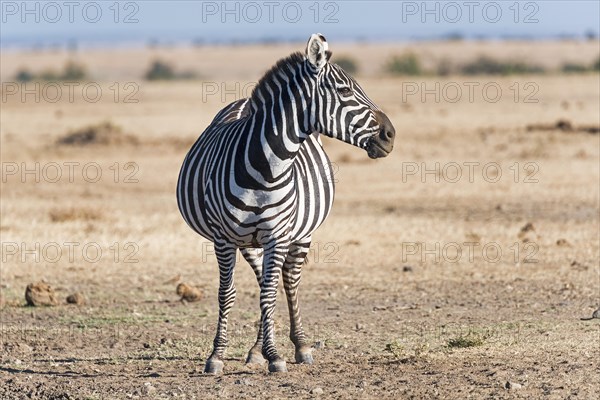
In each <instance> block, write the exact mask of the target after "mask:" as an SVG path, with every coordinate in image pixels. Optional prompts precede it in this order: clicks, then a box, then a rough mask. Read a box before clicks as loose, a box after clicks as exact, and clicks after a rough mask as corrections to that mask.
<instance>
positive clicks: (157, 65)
mask: <svg viewBox="0 0 600 400" xmlns="http://www.w3.org/2000/svg"><path fill="white" fill-rule="evenodd" d="M144 77H145V78H146V80H149V81H171V80H175V79H196V78H198V75H197V74H196V73H195V72H194V71H184V72H180V73H177V72H175V69H174V68H173V66H171V64H168V63H166V62H164V61H160V60H155V61H153V62H152V65H151V66H150V68H149V69H148V71H147V72H146V74H145V75H144Z"/></svg>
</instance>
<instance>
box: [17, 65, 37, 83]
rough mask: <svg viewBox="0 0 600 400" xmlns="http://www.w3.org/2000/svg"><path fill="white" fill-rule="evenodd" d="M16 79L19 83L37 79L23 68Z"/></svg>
mask: <svg viewBox="0 0 600 400" xmlns="http://www.w3.org/2000/svg"><path fill="white" fill-rule="evenodd" d="M15 78H16V80H18V81H19V82H29V81H32V80H33V79H34V78H35V75H33V74H32V73H31V72H29V70H27V69H25V68H23V69H20V70H19V71H17V74H16V75H15Z"/></svg>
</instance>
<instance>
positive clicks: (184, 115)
mask: <svg viewBox="0 0 600 400" xmlns="http://www.w3.org/2000/svg"><path fill="white" fill-rule="evenodd" d="M301 46H302V45H298V46H270V47H255V48H245V47H238V48H233V49H229V48H216V49H215V48H206V49H193V50H190V49H153V50H149V49H145V50H135V51H124V50H121V51H117V50H115V51H102V50H94V51H88V52H81V53H79V54H77V55H76V57H77V58H78V59H79V60H81V61H82V62H84V63H85V64H86V65H88V68H89V69H90V70H91V73H92V75H93V76H95V77H98V79H99V84H100V85H101V87H102V88H103V94H102V96H101V98H100V99H99V101H98V102H95V103H92V102H89V101H86V100H85V99H84V98H83V96H82V94H81V91H80V90H78V89H77V90H76V91H75V92H74V93H75V98H74V100H73V102H70V100H69V98H68V96H67V94H68V92H67V89H66V87H64V86H63V90H64V95H63V98H62V99H61V100H59V101H57V102H51V101H48V96H51V94H47V96H46V97H44V95H42V98H41V99H40V101H39V102H36V101H35V98H34V96H32V95H29V97H27V96H26V97H25V99H24V101H22V99H21V96H20V93H18V94H17V95H11V96H7V97H6V98H3V100H2V115H1V127H0V129H1V133H2V150H1V155H2V197H1V200H2V203H1V213H2V221H1V226H0V233H1V235H2V258H3V260H2V270H1V291H2V309H1V324H2V325H1V330H2V336H1V347H2V352H1V355H0V383H1V384H0V397H1V398H3V399H13V398H15V399H18V398H65V399H66V398H90V399H113V398H172V397H177V398H216V397H220V398H264V397H267V396H268V397H270V398H283V397H291V396H294V397H300V398H309V397H315V396H322V397H332V398H456V399H466V398H549V399H555V398H556V399H559V398H560V399H564V398H571V399H575V398H581V399H592V398H597V397H596V396H597V394H598V393H599V392H600V382H599V381H598V376H599V374H600V364H599V360H600V357H599V354H598V353H599V350H598V349H599V342H600V325H599V322H600V320H598V319H592V320H586V321H584V320H581V318H582V317H590V316H591V315H592V313H593V312H594V310H595V309H597V308H598V306H600V293H599V290H600V281H599V230H598V229H599V222H600V221H599V205H598V200H599V198H598V196H599V179H600V176H599V136H598V134H597V131H596V133H588V132H585V131H580V130H579V128H585V129H588V130H591V131H594V128H597V127H598V125H599V115H598V110H599V109H600V82H599V76H598V73H584V74H573V75H563V74H557V73H549V74H545V75H514V76H507V77H496V76H478V77H472V76H470V77H465V76H448V77H435V76H425V77H422V76H421V77H385V76H378V74H377V68H378V67H377V65H380V64H381V60H383V59H384V57H385V56H386V55H387V54H389V53H390V52H391V51H393V49H394V46H393V45H385V46H379V47H374V48H371V49H370V50H368V51H369V52H371V53H372V55H373V57H374V58H373V59H372V62H369V63H364V65H363V67H364V68H363V72H362V73H359V81H360V82H361V84H362V86H363V87H364V88H365V90H366V91H367V93H369V95H370V96H371V98H372V99H373V100H375V101H376V102H377V103H378V104H379V105H380V106H381V107H382V108H383V109H384V110H385V111H386V112H387V114H388V115H389V117H390V118H391V120H392V121H393V123H394V125H395V127H396V131H397V139H396V146H395V150H394V152H393V153H392V154H391V155H390V156H389V157H388V158H386V159H380V160H376V161H373V160H370V159H368V158H367V155H366V154H364V152H362V151H361V150H359V149H356V148H351V147H349V146H348V145H345V144H342V143H337V142H333V141H332V140H326V143H325V146H326V147H327V150H328V153H329V155H330V157H331V159H332V161H333V162H334V171H333V173H332V176H333V179H336V182H337V193H336V200H335V205H334V209H333V213H332V215H331V216H330V218H329V219H328V220H327V221H326V223H325V224H324V225H323V226H322V227H321V228H320V229H319V230H318V231H317V232H316V234H315V235H314V244H313V251H312V253H311V254H310V256H309V258H310V260H309V263H308V265H306V266H305V267H304V274H303V283H302V285H301V305H302V309H303V317H304V324H305V327H306V330H307V333H308V335H309V337H310V339H311V341H312V342H314V343H315V347H316V349H315V350H314V356H315V360H316V362H315V364H314V365H312V366H304V365H296V364H294V363H293V362H292V360H293V347H292V345H291V343H290V342H289V340H287V329H288V322H287V307H286V306H285V300H284V296H283V293H282V292H280V295H279V303H278V308H277V311H276V327H277V342H278V344H279V347H280V349H281V351H282V352H283V354H284V355H285V357H286V359H287V360H288V369H289V372H288V373H287V374H278V375H270V374H268V373H267V371H266V367H265V368H259V369H256V368H252V369H251V368H247V367H246V366H244V363H243V361H244V358H245V354H246V352H247V350H248V349H249V348H250V346H251V345H252V343H253V341H254V336H255V329H256V328H255V326H256V322H257V318H258V289H257V287H256V282H255V281H254V276H253V274H252V272H251V270H250V268H248V267H247V266H246V265H245V264H244V263H243V262H240V265H239V267H238V269H237V274H236V283H237V288H238V297H237V302H236V305H235V308H234V310H233V312H232V315H231V318H230V324H231V325H230V341H231V345H230V348H229V350H228V356H227V361H226V366H225V373H224V374H223V375H222V376H218V377H214V376H207V375H203V374H202V370H203V366H204V361H205V358H206V357H207V356H208V355H209V352H210V349H211V344H212V339H213V334H214V328H215V323H216V319H217V298H216V288H217V282H218V274H217V268H216V261H215V257H214V255H213V254H212V251H211V248H210V246H209V245H208V244H207V243H206V242H205V241H203V240H202V239H201V238H200V237H198V236H196V235H195V234H194V233H193V232H192V231H191V230H190V229H189V228H188V227H187V226H186V225H185V223H184V221H183V220H182V218H181V217H180V215H179V212H178V210H177V204H176V199H175V195H174V191H175V185H176V180H177V174H178V171H179V166H180V163H181V161H182V159H183V157H184V155H185V153H186V152H187V149H188V147H189V145H191V143H192V142H193V140H194V139H195V137H196V136H197V135H198V134H199V133H200V132H201V131H202V129H203V128H204V127H205V126H206V125H207V124H208V123H209V122H210V120H211V118H212V116H213V115H214V114H215V112H216V111H217V110H218V109H220V108H221V107H223V106H224V102H223V101H222V99H221V98H220V96H219V95H220V94H221V92H218V93H217V95H211V96H204V95H206V92H203V88H204V89H206V86H204V87H203V86H202V82H201V81H198V80H195V81H183V82H158V83H151V82H146V81H143V80H141V79H140V76H141V74H143V69H144V68H141V67H140V65H142V66H144V67H146V66H147V65H148V62H149V60H151V59H152V58H153V57H155V56H157V55H158V56H161V57H165V58H167V59H169V60H171V61H172V62H174V63H175V65H177V66H178V67H179V68H181V69H185V68H188V67H189V66H191V65H194V63H198V65H200V66H201V68H200V70H201V71H202V73H203V74H205V75H204V79H205V81H209V82H212V83H218V84H219V85H220V84H221V83H222V82H225V81H226V82H227V84H229V86H228V87H229V88H231V87H235V86H234V84H235V82H236V81H237V82H242V85H241V86H242V87H243V85H244V83H245V82H252V81H256V80H257V79H258V78H259V77H260V73H261V72H260V71H264V70H265V69H266V68H267V67H268V66H269V65H270V64H271V63H272V62H274V61H275V60H276V59H277V58H279V57H281V56H284V55H286V54H288V53H289V51H290V50H292V49H294V50H296V49H300V48H301ZM398 47H401V46H398ZM358 48H363V49H364V48H369V46H367V45H357V46H356V47H352V46H351V45H344V46H343V47H342V50H341V51H340V52H339V53H342V54H344V53H346V54H349V53H351V52H352V51H353V49H358ZM332 49H333V51H334V57H335V55H336V54H338V52H337V51H336V48H335V45H334V44H332ZM415 51H416V52H417V53H418V54H419V55H421V56H422V57H423V59H424V60H425V61H427V57H428V56H430V57H432V55H437V54H438V53H439V52H442V53H444V52H445V53H444V54H445V55H447V56H449V57H450V56H452V55H453V54H460V57H468V56H473V57H474V56H476V55H478V54H481V53H485V52H488V53H490V54H508V55H512V56H514V57H523V56H525V55H527V56H528V57H529V59H532V60H535V61H537V62H539V63H540V64H543V65H548V66H549V67H552V66H555V65H559V63H560V62H563V61H581V62H585V63H588V62H591V60H593V59H594V58H595V57H597V56H598V45H597V43H596V42H592V43H575V42H559V43H554V42H547V43H545V42H542V43H537V44H531V43H526V42H524V43H518V42H515V43H505V44H501V43H494V44H492V45H486V44H485V43H483V44H482V43H460V42H459V43H449V44H446V45H442V44H435V43H433V44H429V45H427V44H423V45H422V46H419V47H418V48H415ZM203 52H204V53H203ZM249 53H251V54H256V55H257V56H256V57H253V58H252V59H251V61H250V62H248V61H247V60H248V58H247V56H248V54H249ZM207 55H209V56H207ZM559 56H560V57H562V58H557V57H559ZM69 57H72V55H67V54H63V53H61V52H41V53H39V52H38V53H24V54H23V53H17V52H8V53H6V54H3V59H2V71H1V76H2V80H3V82H5V83H6V82H10V81H11V79H12V78H11V77H12V76H13V75H14V73H15V71H17V69H18V68H19V67H20V66H22V65H36V66H39V68H42V67H44V66H48V65H62V63H63V62H64V61H65V60H66V59H68V58H69ZM219 57H222V60H223V63H222V66H221V65H219V64H218V63H217V62H216V61H215V60H218V59H219ZM236 57H238V58H236ZM207 60H210V61H207ZM236 60H237V62H234V61H236ZM225 61H226V62H225ZM211 62H212V63H213V64H214V65H213V64H210V63H211ZM377 63H379V64H377ZM114 82H117V87H119V88H120V93H119V94H118V95H117V97H116V101H115V91H114V86H113V89H111V86H112V85H114ZM128 82H133V83H134V84H135V85H136V86H135V88H137V89H139V90H138V91H137V92H136V93H135V94H134V95H133V96H134V97H133V99H137V100H139V101H138V102H137V103H128V102H125V101H124V96H125V95H126V94H130V93H132V92H133V90H132V89H131V87H129V88H125V85H126V84H127V83H128ZM407 82H408V84H409V85H410V84H411V82H412V83H414V84H416V87H418V88H419V90H420V88H421V86H420V85H421V84H425V85H427V86H426V88H429V89H431V88H435V85H436V83H439V84H440V88H444V87H446V88H447V90H449V92H447V93H446V94H447V96H446V98H444V96H443V94H442V93H441V91H442V90H443V89H440V92H439V93H440V95H442V96H441V99H440V101H439V102H437V101H436V100H435V98H434V95H428V96H426V97H425V99H424V100H423V99H421V97H420V94H421V92H419V93H418V94H416V95H411V96H407V97H406V98H403V93H406V90H407V88H408V86H406V85H407ZM474 84H479V86H475V89H474V92H473V96H474V97H473V101H470V100H469V96H468V86H467V85H474ZM486 84H488V85H490V84H491V85H493V86H495V87H500V88H501V89H502V94H501V95H500V96H499V98H498V99H497V100H498V101H496V102H492V101H491V100H490V98H494V99H495V97H494V96H495V95H494V94H493V91H492V89H490V92H489V93H488V94H487V95H488V97H487V99H486V97H485V95H484V93H483V91H482V88H483V87H484V85H486ZM30 85H33V84H32V83H30ZM403 85H404V86H403ZM445 85H446V86H445ZM515 85H516V86H515ZM456 86H458V87H460V88H462V96H461V97H460V98H459V99H458V101H456V102H452V101H448V98H452V99H453V98H454V97H455V96H454V94H453V93H454V92H451V91H450V90H451V89H452V87H454V88H455V87H456ZM30 87H33V86H30ZM219 87H220V86H219ZM411 87H413V88H414V86H411ZM20 88H22V87H20ZM516 88H519V93H518V94H516ZM3 89H5V90H4V91H3V94H6V89H7V88H6V87H5V86H3ZM39 90H43V89H42V87H40V89H39ZM48 90H50V88H49V89H48ZM220 90H222V89H220ZM241 90H242V89H239V90H238V92H237V96H239V95H241V93H240V91H241ZM34 91H35V89H34ZM515 96H516V97H515ZM235 97H236V93H234V94H229V95H227V96H226V99H225V102H229V101H232V100H233V99H234V98H235ZM559 120H562V121H564V122H563V123H562V124H559V126H556V124H557V122H558V121H559ZM104 122H108V123H109V125H107V126H105V128H104V130H102V129H96V130H95V132H96V134H97V136H95V137H94V136H93V134H91V135H88V136H85V135H84V136H82V139H81V142H82V143H79V144H77V143H76V144H74V145H73V144H71V145H68V144H62V145H61V144H57V141H58V140H59V139H60V138H64V137H65V136H66V135H69V134H71V133H73V132H75V131H77V130H81V129H82V128H86V127H93V126H95V125H97V124H102V123H104ZM569 123H570V125H571V129H569ZM540 124H541V125H542V126H537V127H535V126H534V127H531V125H540ZM528 126H529V129H528ZM590 128H591V129H590ZM92 130H93V129H92ZM103 139H105V140H104V141H103ZM128 163H131V164H128ZM15 168H16V169H15ZM36 168H37V169H38V170H39V172H38V176H37V177H36V176H35V173H29V174H25V175H22V173H23V170H24V169H27V170H34V171H35V170H36ZM425 170H427V171H430V172H425ZM57 171H58V172H60V173H61V176H60V177H59V179H56V178H57V175H56V172H57ZM98 171H100V172H101V173H102V176H101V177H100V178H96V175H97V172H98ZM117 171H118V172H117ZM459 171H460V173H461V175H457V172H459ZM36 180H37V181H39V182H36ZM96 180H97V181H96ZM55 181H56V182H55ZM36 246H38V247H36ZM98 248H100V249H101V253H97V250H98ZM57 249H58V250H59V251H58V252H57ZM70 249H72V252H70ZM42 280H43V281H46V282H47V283H49V284H50V285H51V286H52V287H53V288H54V289H55V290H56V293H57V296H58V298H59V302H60V304H59V305H56V306H53V307H27V306H25V301H24V297H23V293H24V291H25V287H26V286H27V284H29V283H31V282H37V281H42ZM179 282H186V283H188V284H192V285H196V286H198V287H199V288H200V289H201V290H202V291H203V292H204V298H203V299H202V300H201V301H199V302H194V303H187V304H185V303H182V302H180V301H179V298H178V296H177V295H176V294H175V287H176V285H177V283H179ZM74 292H81V293H82V294H83V295H84V296H85V299H86V303H85V304H84V305H80V306H74V305H66V304H65V297H66V296H67V295H68V294H71V293H74ZM507 382H510V384H509V385H508V386H509V388H507V387H506V386H507Z"/></svg>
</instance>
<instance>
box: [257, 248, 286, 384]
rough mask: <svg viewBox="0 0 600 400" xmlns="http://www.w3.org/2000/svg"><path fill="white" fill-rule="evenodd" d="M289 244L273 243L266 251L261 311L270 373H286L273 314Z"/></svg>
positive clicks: (264, 354) (264, 351)
mask: <svg viewBox="0 0 600 400" xmlns="http://www.w3.org/2000/svg"><path fill="white" fill-rule="evenodd" d="M288 248H289V244H288V243H272V244H269V246H268V247H265V250H264V260H263V275H262V282H261V283H262V284H261V287H260V311H261V324H262V328H263V333H264V337H263V346H262V355H263V357H265V358H266V359H267V361H269V372H286V371H287V368H286V365H285V361H284V360H283V358H281V357H280V356H279V354H278V353H277V349H276V348H275V332H274V330H275V324H274V323H273V313H274V312H275V302H276V300H277V284H278V283H279V275H280V274H281V268H282V266H283V263H284V262H285V258H286V256H287V253H288Z"/></svg>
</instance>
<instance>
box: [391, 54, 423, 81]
mask: <svg viewBox="0 0 600 400" xmlns="http://www.w3.org/2000/svg"><path fill="white" fill-rule="evenodd" d="M385 70H386V71H387V72H389V73H391V74H393V75H413V76H414V75H421V73H422V71H421V63H420V61H419V59H418V58H417V56H416V55H415V54H413V53H405V54H401V55H396V56H393V57H392V58H391V59H390V60H389V61H388V62H387V64H386V66H385Z"/></svg>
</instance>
